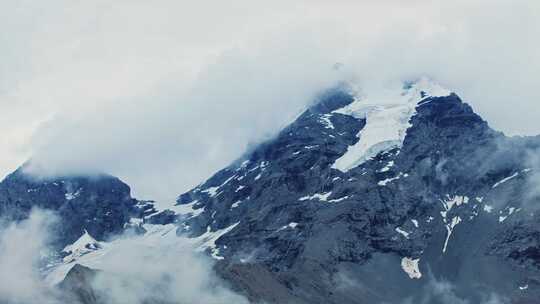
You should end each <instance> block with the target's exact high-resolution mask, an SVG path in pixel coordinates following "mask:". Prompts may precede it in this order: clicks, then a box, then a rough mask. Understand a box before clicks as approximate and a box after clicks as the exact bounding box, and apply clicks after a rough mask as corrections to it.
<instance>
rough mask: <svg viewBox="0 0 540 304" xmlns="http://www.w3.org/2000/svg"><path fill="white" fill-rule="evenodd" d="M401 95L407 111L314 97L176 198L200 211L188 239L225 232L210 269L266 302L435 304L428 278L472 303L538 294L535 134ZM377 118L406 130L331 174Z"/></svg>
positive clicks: (539, 144)
mask: <svg viewBox="0 0 540 304" xmlns="http://www.w3.org/2000/svg"><path fill="white" fill-rule="evenodd" d="M428 89H429V88H428ZM411 90H416V91H413V92H411ZM438 91H441V90H438ZM402 96H405V97H407V96H413V97H412V98H411V100H410V101H412V102H414V104H412V107H411V106H403V105H398V106H395V105H388V106H386V107H383V108H382V109H381V108H378V107H376V106H370V107H368V108H365V109H362V108H361V107H362V104H361V103H362V100H360V101H355V100H354V99H353V98H352V96H350V95H347V94H346V93H343V92H339V93H338V92H336V91H333V92H331V93H329V94H327V95H325V96H323V97H322V99H321V100H320V102H319V103H317V104H315V105H314V106H312V107H311V108H310V109H308V110H307V111H306V112H304V113H303V114H302V115H300V116H299V118H298V119H297V120H296V121H294V122H293V123H292V124H291V125H289V126H288V127H286V128H285V129H284V130H283V131H282V132H280V133H279V134H278V135H277V136H276V138H274V139H272V140H270V141H268V142H266V143H264V144H262V145H261V146H259V147H258V148H256V149H255V150H254V151H252V152H251V153H249V154H248V155H246V156H245V157H244V158H242V159H240V160H239V161H238V162H235V163H234V164H232V165H231V166H229V167H227V168H225V169H223V170H221V171H219V172H218V173H216V174H215V175H214V176H212V177H211V178H210V179H208V180H207V181H206V182H205V183H203V184H201V185H200V186H198V187H197V188H195V189H193V190H191V191H189V192H187V193H184V194H182V195H180V196H179V199H178V204H179V205H186V204H192V205H191V206H192V208H193V209H195V210H198V211H199V212H198V213H197V214H196V215H194V216H191V217H189V218H188V219H187V220H186V222H185V225H184V227H185V232H189V233H190V234H191V235H192V236H200V235H203V234H205V233H208V231H211V232H215V233H219V232H220V231H224V230H225V229H228V228H229V229H230V228H231V227H233V228H232V229H231V230H230V231H229V232H228V233H225V234H224V235H222V236H221V237H219V238H218V239H217V240H216V241H215V245H216V248H215V249H213V252H214V253H215V252H219V255H218V257H221V258H223V260H220V262H219V263H220V266H219V269H220V273H222V275H223V277H225V278H227V279H228V280H229V281H231V282H232V284H233V285H235V286H236V287H237V289H238V290H242V291H244V292H245V293H246V294H247V295H249V296H250V298H251V299H256V300H263V301H267V302H269V303H283V302H287V301H291V302H298V303H302V302H306V303H398V302H399V303H400V302H401V301H402V300H404V299H408V300H410V301H412V302H415V301H419V300H421V299H426V298H428V299H430V301H431V302H430V303H439V302H440V301H443V300H442V297H443V296H442V295H435V294H429V293H428V291H429V290H431V289H433V288H431V287H430V286H431V285H432V284H436V282H439V281H441V282H448V284H451V285H449V286H453V289H452V292H454V293H455V296H456V297H457V298H458V299H466V300H468V301H471V302H472V303H479V302H481V301H486V297H487V296H488V295H489V294H490V293H493V294H499V295H502V296H504V297H505V298H508V299H511V300H512V301H514V302H517V301H526V299H534V298H535V297H536V298H540V288H539V286H538V285H536V284H534V283H533V282H538V281H539V278H540V271H539V270H538V268H537V265H538V263H539V262H540V258H539V256H540V255H539V252H540V251H539V250H538V246H537V243H538V240H537V236H538V235H540V225H538V221H537V220H536V218H537V217H536V216H530V214H531V213H532V214H536V212H535V211H534V210H535V208H536V207H534V206H539V204H540V200H539V198H538V197H532V196H530V195H528V194H527V193H528V192H530V191H527V190H528V189H527V187H528V183H529V182H530V177H531V173H532V172H535V171H537V170H540V168H531V167H530V165H529V163H528V156H529V155H530V153H538V151H540V150H538V148H540V138H538V137H528V138H509V137H506V136H504V135H503V134H502V133H499V132H496V131H493V130H492V129H491V128H490V127H489V125H488V124H487V123H486V122H485V121H484V120H483V119H482V118H481V117H480V116H478V115H477V114H475V113H474V111H473V110H472V108H471V107H470V106H469V105H467V104H466V103H463V102H462V100H461V99H460V98H459V97H458V96H457V95H456V94H453V93H450V92H443V93H441V94H438V95H437V94H433V93H432V92H430V91H424V90H423V89H420V88H419V87H418V86H417V85H415V84H412V85H410V86H408V87H406V88H405V92H404V93H403V95H402ZM415 96H418V97H415ZM415 98H416V99H415ZM355 107H356V108H355ZM358 107H360V108H358ZM400 107H401V108H400ZM347 109H348V110H347ZM359 109H360V110H359ZM354 111H356V112H354ZM362 111H364V112H362ZM370 111H372V112H370ZM384 111H389V112H388V113H389V114H387V113H384ZM398 111H402V112H398ZM358 113H367V114H365V116H364V117H362V116H359V115H358ZM370 113H375V114H370ZM370 115H371V116H370ZM385 115H389V116H385ZM407 115H410V116H407ZM376 118H377V119H383V121H382V122H381V121H378V122H376V121H373V119H376ZM403 118H406V119H405V121H403V120H404V119H403ZM370 119H372V120H371V121H370ZM386 121H387V122H388V124H395V122H398V123H404V124H405V125H403V126H397V129H396V130H397V131H398V132H397V133H396V134H381V137H382V138H384V137H385V136H387V137H388V138H389V139H391V141H388V142H380V143H376V145H373V146H372V147H367V148H370V149H367V148H365V147H364V148H365V149H364V150H362V149H359V150H358V151H365V153H373V155H372V156H370V157H367V158H365V159H362V158H361V157H360V156H361V155H358V159H349V160H347V161H348V163H349V164H353V165H352V166H351V165H349V166H346V165H343V164H341V165H336V164H337V162H338V159H342V160H344V155H345V154H346V153H348V152H351V151H355V150H354V149H356V147H354V148H353V146H355V145H356V144H357V143H358V144H360V145H361V144H362V140H364V141H369V140H373V138H369V136H371V134H372V133H371V134H370V133H369V132H373V130H374V128H375V127H374V126H373V124H374V123H380V124H381V125H382V126H384V125H385V122H386ZM390 127H395V126H393V125H392V126H390ZM400 128H401V129H400ZM401 130H405V131H406V134H403V138H402V142H400V141H399V139H400V138H399V136H401V135H402V134H401V133H399V132H401ZM368 131H369V132H368ZM382 132H385V131H384V130H383V131H382ZM357 135H359V137H360V138H358V137H357ZM363 136H364V137H363ZM348 156H350V155H348ZM352 156H353V157H356V156H355V155H352ZM342 163H345V162H344V161H343V162H342ZM513 175H515V176H514V178H510V179H508V178H509V177H511V176H513ZM501 181H502V183H501ZM497 183H500V184H499V185H498V184H497ZM531 207H532V209H531ZM490 208H492V209H493V211H492V212H491V213H490V212H488V211H486V210H490ZM511 208H513V209H511ZM511 210H513V211H511ZM503 217H504V218H505V219H504V220H501V219H502V218H503ZM524 225H525V226H524ZM519 227H521V228H519ZM524 227H526V228H524ZM213 255H214V256H215V257H216V255H215V254H213ZM403 261H409V263H404V262H403ZM410 261H414V263H411V262H410ZM403 265H406V266H407V267H415V268H417V269H406V268H405V266H403ZM531 266H534V267H536V268H534V269H533V268H531ZM257 273H258V274H260V275H261V276H260V277H259V278H257V279H256V276H257V275H256V274H257ZM411 273H414V275H412V276H411ZM503 278H504V279H503ZM434 282H435V283H434ZM525 282H531V283H529V284H528V285H527V288H525V287H524V286H525V284H526V283H525ZM270 286H274V287H270ZM278 286H279V287H278ZM270 289H271V290H276V294H275V295H274V294H272V293H271V292H270V291H269V290H270Z"/></svg>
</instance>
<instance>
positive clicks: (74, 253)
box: [62, 230, 101, 262]
mask: <svg viewBox="0 0 540 304" xmlns="http://www.w3.org/2000/svg"><path fill="white" fill-rule="evenodd" d="M99 248H101V245H100V243H99V242H98V241H96V239H94V238H93V237H92V236H91V235H90V234H89V233H88V231H86V230H84V233H83V234H82V235H81V237H80V238H79V239H78V240H77V241H75V243H73V244H71V245H68V246H66V247H65V248H64V250H62V252H65V253H68V254H69V255H67V256H66V257H64V259H63V260H64V262H71V261H73V260H75V259H77V258H79V257H82V256H83V255H85V254H88V253H90V252H92V251H95V250H98V249H99Z"/></svg>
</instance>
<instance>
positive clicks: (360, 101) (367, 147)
mask: <svg viewBox="0 0 540 304" xmlns="http://www.w3.org/2000/svg"><path fill="white" fill-rule="evenodd" d="M450 93H451V92H450V91H448V90H447V89H445V88H443V87H441V86H440V85H438V84H437V83H435V82H433V81H432V80H430V79H428V78H425V77H424V78H421V79H420V80H419V81H417V82H414V83H412V84H411V85H409V86H406V87H405V88H403V91H401V92H400V90H394V91H390V92H389V93H388V94H386V96H385V97H384V98H383V99H382V100H381V99H377V100H371V98H370V97H369V95H367V96H363V97H357V98H356V99H355V101H354V102H352V103H351V104H349V105H347V106H345V107H343V108H341V109H338V110H335V111H333V113H340V114H346V115H352V116H354V117H357V118H361V119H365V121H366V125H365V127H364V128H363V129H362V130H360V132H359V133H358V138H359V139H360V140H359V141H358V142H357V143H356V144H355V145H352V146H350V147H349V149H348V150H347V153H345V154H344V155H343V156H341V157H340V158H338V159H337V160H336V162H335V163H334V164H333V165H332V168H335V169H338V170H341V171H343V172H346V171H348V170H350V169H352V168H354V167H357V166H358V165H360V164H362V163H363V162H365V161H366V160H368V159H370V158H372V157H374V156H376V155H377V154H379V153H380V152H382V151H386V150H390V149H393V148H400V147H401V145H402V144H403V140H404V139H405V136H406V133H407V129H408V128H409V127H410V126H411V125H410V120H411V117H412V116H413V115H414V114H415V111H416V110H415V109H416V106H417V105H418V104H419V103H421V102H422V101H423V100H426V99H428V98H430V97H442V96H448V95H450Z"/></svg>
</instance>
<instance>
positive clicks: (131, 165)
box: [0, 0, 540, 201]
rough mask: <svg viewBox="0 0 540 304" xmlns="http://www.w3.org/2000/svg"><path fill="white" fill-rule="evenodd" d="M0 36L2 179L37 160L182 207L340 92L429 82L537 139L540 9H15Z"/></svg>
mask: <svg viewBox="0 0 540 304" xmlns="http://www.w3.org/2000/svg"><path fill="white" fill-rule="evenodd" d="M0 26H2V28H3V31H2V33H0V58H1V59H0V110H1V111H0V128H1V129H2V134H3V135H2V137H0V151H1V152H0V170H1V171H2V173H4V174H6V173H8V172H9V171H10V170H13V169H14V168H15V167H16V166H17V165H19V164H20V163H21V162H23V161H25V160H26V159H27V158H28V157H30V156H34V158H35V159H36V164H37V166H36V167H34V169H37V170H36V171H37V172H40V173H66V172H67V173H76V172H87V171H107V172H110V173H112V174H115V175H119V176H121V177H122V178H124V179H125V180H126V181H127V182H128V183H130V184H131V185H132V186H133V187H134V190H135V192H136V194H138V195H141V196H144V197H149V198H158V199H162V200H166V201H171V200H172V198H173V197H174V196H175V195H177V194H179V193H180V192H182V191H184V190H186V189H188V188H189V187H190V186H192V185H194V184H196V183H198V182H200V181H201V180H203V179H204V178H205V177H207V176H208V175H210V174H211V173H212V172H214V171H215V170H217V169H219V168H220V167H222V166H224V165H226V164H227V163H228V162H230V161H231V160H233V159H235V158H236V157H238V156H239V155H240V154H241V153H242V152H243V151H244V150H245V149H246V147H247V146H248V145H249V144H251V143H254V142H258V141H260V140H261V139H263V138H265V137H267V136H270V135H272V134H273V133H274V132H276V130H278V129H279V128H280V127H281V126H283V125H284V124H286V123H287V122H288V121H290V119H291V118H292V117H294V115H295V114H296V113H298V111H300V110H301V109H302V108H303V107H305V105H306V104H307V103H308V102H309V101H310V100H311V99H312V97H313V96H314V95H315V94H316V93H317V92H319V91H320V90H321V89H324V88H327V87H330V86H332V85H334V84H335V83H337V82H338V81H342V80H352V81H355V82H356V83H358V84H359V85H360V86H361V87H363V88H364V89H365V91H367V92H372V93H373V94H376V92H377V91H378V90H380V89H381V88H384V87H387V86H388V85H389V84H392V83H395V82H396V81H399V80H404V79H412V78H416V77H418V76H420V75H428V76H430V77H432V78H434V79H436V80H438V81H439V82H441V83H442V84H443V85H445V86H447V87H449V88H450V89H454V90H456V91H458V93H460V95H461V96H462V97H464V99H466V100H467V101H469V102H470V103H471V104H472V105H473V106H474V107H475V109H476V110H477V111H478V112H479V113H480V114H482V115H483V116H484V118H486V119H487V120H489V121H490V123H491V125H492V126H494V127H495V128H496V129H499V130H502V131H505V132H506V133H509V134H536V133H540V124H538V122H537V114H538V113H540V102H538V101H539V99H540V93H539V90H538V79H540V77H539V76H540V75H539V71H540V41H539V39H538V38H537V37H540V2H538V1H536V0H517V1H503V0H495V1H482V0H472V1H470V0H469V1H465V0H457V1H442V0H439V1H438V0H436V1H427V0H426V1H422V0H416V1H407V2H406V4H405V2H403V1H392V0H389V1H295V2H291V1H272V2H271V3H270V2H262V1H261V2H259V1H247V0H240V1H228V2H217V1H198V2H197V3H194V2H192V1H169V0H164V1H152V2H148V1H114V2H111V1H104V0H97V1H92V2H73V1H66V0H53V1H47V2H40V1H20V0H17V1H15V0H13V1H11V0H8V1H3V2H2V4H0ZM336 62H340V63H343V65H344V68H342V69H340V70H339V71H335V70H333V69H332V66H333V64H334V63H336Z"/></svg>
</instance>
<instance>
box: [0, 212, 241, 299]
mask: <svg viewBox="0 0 540 304" xmlns="http://www.w3.org/2000/svg"><path fill="white" fill-rule="evenodd" d="M54 218H55V217H54V214H52V213H50V212H44V211H39V210H34V211H33V212H32V213H31V215H30V217H29V218H28V219H27V220H24V221H22V222H20V223H11V224H9V225H7V226H5V227H4V228H3V229H2V230H0V282H2V284H0V302H1V303H10V304H35V303H38V302H39V303H45V304H60V303H66V302H70V303H72V302H73V301H76V300H75V299H76V297H73V296H72V295H70V294H66V293H65V292H66V290H61V289H59V288H56V287H55V286H50V285H48V284H49V283H46V282H47V281H48V280H46V279H45V275H44V274H45V272H43V271H42V269H43V268H42V266H44V262H46V261H48V260H46V257H48V256H50V255H49V253H52V251H49V250H48V248H49V246H48V240H49V239H50V236H51V235H50V233H51V232H52V231H51V229H50V228H51V224H52V223H53V222H54V220H51V219H54ZM171 233H172V235H169V236H167V237H166V238H165V237H162V238H160V237H154V238H152V237H145V236H140V235H133V234H129V233H126V235H122V236H117V237H116V238H115V240H114V241H112V243H108V244H106V245H105V247H106V248H105V249H103V248H102V249H100V250H106V251H107V252H106V254H102V255H100V256H99V258H96V257H94V258H92V259H89V262H88V263H90V264H91V265H85V262H79V263H81V264H82V265H84V266H89V267H90V268H93V269H98V270H100V271H99V272H97V274H96V276H95V277H94V278H92V279H91V282H90V284H91V285H90V286H84V285H83V288H88V287H89V288H91V289H92V290H93V294H94V295H97V299H98V300H99V301H100V303H111V304H113V303H114V304H116V303H133V304H137V303H141V304H142V303H186V304H187V303H201V304H226V303H236V304H244V303H245V304H247V303H248V300H247V299H245V298H244V297H243V296H241V295H238V294H236V293H234V292H233V291H231V290H230V289H229V288H228V287H227V286H226V285H225V283H224V282H223V281H222V280H221V279H220V278H218V276H217V275H216V274H215V272H214V270H213V265H214V261H213V260H212V259H211V258H209V257H207V256H205V255H203V254H202V253H197V252H196V250H195V249H196V248H195V245H194V244H195V243H194V242H193V240H190V239H187V238H184V237H177V236H176V235H175V233H174V230H172V232H171ZM111 247H112V248H111ZM48 262H51V261H48ZM81 282H82V281H81ZM81 282H77V283H75V284H74V286H81V285H78V284H80V283H81ZM66 299H69V300H66Z"/></svg>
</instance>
